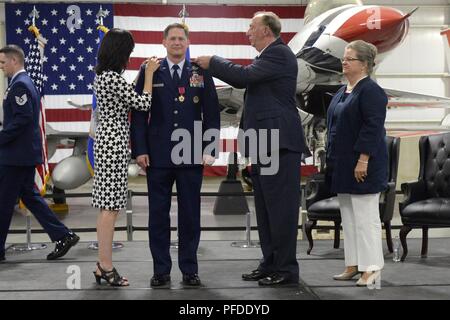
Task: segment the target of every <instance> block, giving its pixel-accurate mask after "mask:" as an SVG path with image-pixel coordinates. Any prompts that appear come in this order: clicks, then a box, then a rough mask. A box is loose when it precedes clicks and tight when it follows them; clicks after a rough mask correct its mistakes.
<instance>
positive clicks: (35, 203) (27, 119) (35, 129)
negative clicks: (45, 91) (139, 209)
mask: <svg viewBox="0 0 450 320" xmlns="http://www.w3.org/2000/svg"><path fill="white" fill-rule="evenodd" d="M0 69H1V70H2V71H3V73H4V74H5V75H6V76H7V77H8V78H11V80H10V82H9V86H8V89H7V90H6V92H5V95H4V99H3V115H4V119H3V128H2V130H1V131H0V261H1V260H5V242H6V237H7V235H8V229H9V226H10V224H11V218H12V214H13V212H14V206H15V204H16V203H17V200H18V198H20V199H22V201H23V203H24V204H25V206H26V207H27V208H28V209H29V210H30V211H31V213H33V215H34V216H35V217H36V219H37V220H38V221H39V223H40V224H41V225H42V227H43V228H44V230H45V231H46V232H47V233H48V235H49V236H50V239H51V240H52V241H54V242H56V246H55V249H54V251H52V252H51V253H50V254H49V255H48V256H47V259H48V260H53V259H56V258H59V257H62V256H63V255H65V254H66V253H67V252H68V251H69V249H70V248H71V247H72V246H74V245H75V244H76V243H77V242H78V240H79V239H80V238H79V237H78V236H77V235H76V234H74V233H73V232H71V231H70V230H69V229H67V228H66V226H64V224H62V223H61V222H60V221H59V220H58V219H57V217H56V216H55V214H54V213H53V212H52V211H51V210H50V208H49V207H48V205H47V203H46V202H45V201H44V199H43V198H42V196H41V195H40V194H39V192H38V190H37V189H36V187H35V184H34V177H35V166H36V165H37V164H40V163H42V161H43V160H42V159H43V158H42V142H41V136H40V131H39V130H40V129H39V116H40V115H39V114H40V95H39V93H38V91H37V89H36V87H35V86H34V84H33V82H32V80H31V78H30V77H29V76H28V74H27V73H26V71H25V69H24V53H23V51H22V49H21V48H20V47H18V46H15V45H8V46H6V47H4V48H2V49H0Z"/></svg>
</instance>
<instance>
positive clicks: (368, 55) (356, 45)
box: [345, 40, 378, 75]
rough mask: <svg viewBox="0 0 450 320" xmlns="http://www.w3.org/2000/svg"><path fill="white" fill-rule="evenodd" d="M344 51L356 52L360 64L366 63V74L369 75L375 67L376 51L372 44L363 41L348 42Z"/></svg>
mask: <svg viewBox="0 0 450 320" xmlns="http://www.w3.org/2000/svg"><path fill="white" fill-rule="evenodd" d="M345 48H346V49H352V50H354V51H355V52H356V57H357V58H358V59H359V60H361V61H362V62H366V63H367V73H368V74H369V75H371V74H372V73H373V68H374V67H375V58H376V57H377V54H378V49H377V47H375V46H374V45H373V44H371V43H368V42H365V41H363V40H355V41H352V42H350V43H349V44H348V45H347V46H346V47H345Z"/></svg>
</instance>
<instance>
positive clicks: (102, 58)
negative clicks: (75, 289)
mask: <svg viewBox="0 0 450 320" xmlns="http://www.w3.org/2000/svg"><path fill="white" fill-rule="evenodd" d="M133 49H134V40H133V37H132V35H131V33H130V32H128V31H126V30H122V29H116V28H114V29H111V30H110V31H109V32H108V33H106V35H105V37H104V38H103V41H102V43H101V45H100V48H99V51H98V56H97V66H96V75H97V76H96V78H95V81H94V88H95V95H96V98H97V112H98V122H97V128H96V132H95V145H94V159H95V164H94V185H93V190H92V205H93V206H94V207H96V208H99V209H100V213H99V215H98V219H97V239H98V262H97V269H96V270H95V271H94V276H95V279H96V281H97V283H98V284H100V282H101V279H104V280H106V281H107V282H108V283H109V284H110V285H112V286H128V285H129V283H128V280H127V279H126V278H124V277H121V276H120V275H119V273H118V272H117V270H116V269H115V268H114V267H113V264H112V242H113V237H114V225H115V222H116V219H117V215H118V213H119V210H120V209H123V208H125V206H126V202H127V190H128V153H129V152H128V141H129V131H130V130H129V123H128V113H129V111H130V109H131V108H135V109H137V110H141V111H147V110H149V109H150V105H151V98H152V96H151V93H152V81H153V73H154V72H155V71H156V70H157V69H158V67H159V62H158V61H157V59H156V58H151V59H149V60H147V61H146V62H145V63H146V65H147V67H146V71H145V84H144V90H143V94H142V95H139V94H137V93H136V92H135V91H134V88H133V86H132V85H131V84H129V83H127V82H126V80H125V79H124V78H123V77H122V76H121V74H122V73H123V71H124V70H125V68H126V66H127V64H128V61H129V58H130V54H131V52H132V51H133Z"/></svg>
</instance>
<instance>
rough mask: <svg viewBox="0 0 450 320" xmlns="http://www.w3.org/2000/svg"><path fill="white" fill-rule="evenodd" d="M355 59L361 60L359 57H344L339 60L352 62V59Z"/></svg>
mask: <svg viewBox="0 0 450 320" xmlns="http://www.w3.org/2000/svg"><path fill="white" fill-rule="evenodd" d="M356 60H358V61H362V60H361V59H358V58H351V57H344V58H342V59H341V62H352V61H356Z"/></svg>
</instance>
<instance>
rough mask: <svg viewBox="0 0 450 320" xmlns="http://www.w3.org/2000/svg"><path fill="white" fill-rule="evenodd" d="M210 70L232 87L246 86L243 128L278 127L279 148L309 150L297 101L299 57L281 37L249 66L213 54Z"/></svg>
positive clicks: (306, 151)
mask: <svg viewBox="0 0 450 320" xmlns="http://www.w3.org/2000/svg"><path fill="white" fill-rule="evenodd" d="M209 70H210V71H211V74H212V75H213V76H214V77H217V78H219V79H221V80H223V81H225V82H227V83H228V84H230V85H231V86H233V87H236V88H246V94H245V98H244V110H243V113H242V119H241V128H242V129H244V130H248V129H256V130H258V129H269V130H270V129H278V130H279V133H280V140H279V149H287V150H291V151H295V152H300V153H306V154H309V150H308V149H307V147H306V143H305V140H304V134H303V128H302V125H301V120H300V116H299V114H298V111H297V108H296V101H295V93H296V86H297V72H298V66H297V59H296V58H295V55H294V54H293V53H292V51H291V49H290V48H289V47H288V46H286V45H285V44H284V43H283V41H282V40H281V39H280V38H278V39H277V40H275V41H274V42H273V43H271V44H270V45H269V46H268V47H267V48H266V49H265V50H264V51H263V52H262V54H261V55H260V56H259V57H258V58H256V59H255V60H253V62H252V64H251V65H249V66H241V65H237V64H234V63H232V62H230V61H228V60H225V59H223V58H221V57H218V56H213V57H212V58H211V62H210V69H209ZM241 147H242V146H241ZM241 150H242V152H244V153H245V155H246V156H248V150H243V149H241Z"/></svg>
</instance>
